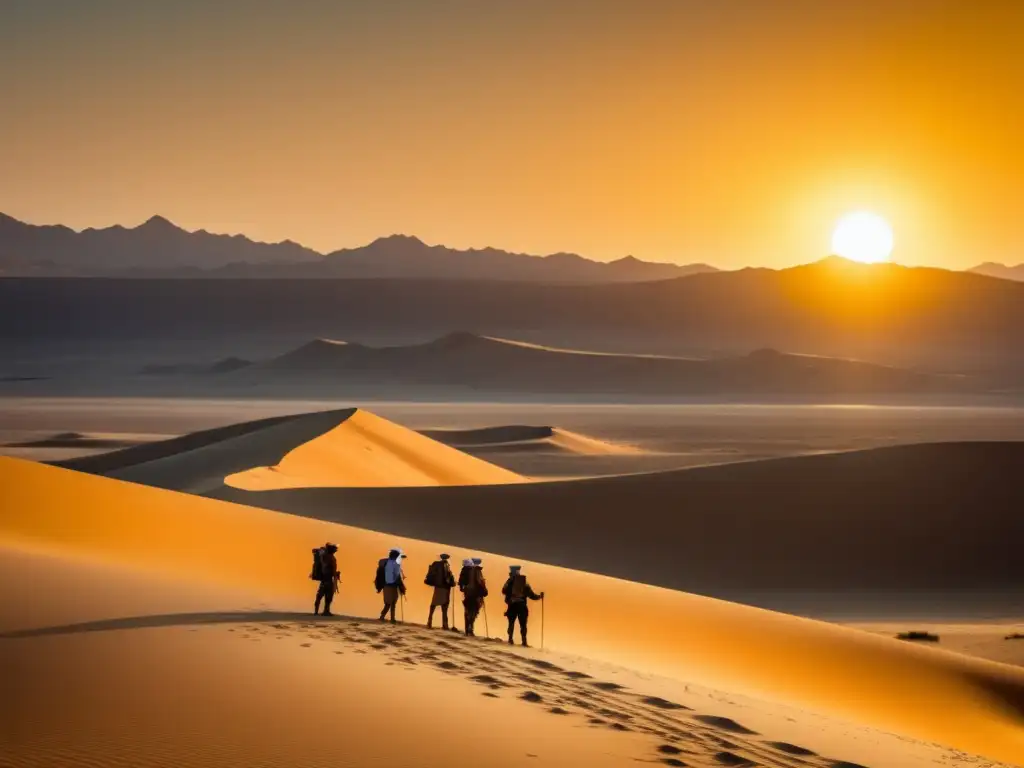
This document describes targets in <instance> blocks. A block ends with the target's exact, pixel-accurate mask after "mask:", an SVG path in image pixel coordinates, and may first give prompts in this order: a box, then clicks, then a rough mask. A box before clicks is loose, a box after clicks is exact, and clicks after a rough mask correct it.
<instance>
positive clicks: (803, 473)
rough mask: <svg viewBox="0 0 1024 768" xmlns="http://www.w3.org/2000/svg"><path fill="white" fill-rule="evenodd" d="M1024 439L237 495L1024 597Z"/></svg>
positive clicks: (614, 564)
mask: <svg viewBox="0 0 1024 768" xmlns="http://www.w3.org/2000/svg"><path fill="white" fill-rule="evenodd" d="M1021 466H1024V443H950V444H930V445H929V444H924V445H909V446H898V447H892V448H880V449H872V450H866V451H855V452H849V453H839V454H826V455H817V456H803V457H795V458H785V459H772V460H765V461H756V462H745V463H736V464H727V465H720V466H714V467H702V468H695V469H688V470H678V471H668V472H659V473H652V474H638V475H624V476H617V477H603V478H593V479H584V480H572V481H561V482H545V483H528V484H518V485H514V486H507V487H487V486H478V487H463V488H440V489H432V490H430V491H422V490H418V489H400V488H394V489H392V488H380V489H358V488H345V489H341V488H335V489H315V488H310V489H295V490H282V491H265V492H261V493H246V492H243V491H238V490H234V489H222V490H221V491H218V493H219V494H221V497H222V498H227V499H231V500H234V501H238V502H240V503H248V504H252V505H256V506H262V507H267V508H271V509H278V510H282V511H287V512H292V513H295V514H301V515H307V516H310V517H316V518H320V519H324V520H334V521H337V522H344V523H348V524H352V525H360V526H366V527H371V528H374V529H375V530H381V531H386V532H389V533H394V534H400V535H407V536H417V537H424V538H432V539H441V540H444V541H449V542H452V543H455V544H461V545H464V546H482V547H485V548H488V549H492V550H498V551H504V552H508V553H510V554H513V555H517V556H521V557H526V558H530V559H533V560H539V561H543V562H551V563H558V564H561V565H565V566H568V567H573V568H579V569H582V570H587V571H592V572H597V573H604V574H607V575H610V576H617V577H621V578H628V579H633V580H636V581H643V582H645V583H650V584H658V585H660V586H665V587H671V588H676V589H686V590H689V591H696V592H701V593H704V594H714V595H719V596H729V597H741V596H745V595H747V594H749V593H750V592H751V590H752V589H754V588H756V589H757V590H767V591H771V590H809V589H810V590H847V589H848V590H871V589H879V590H893V589H899V590H916V589H920V590H934V589H954V590H967V589H1000V590H1007V589H1011V590H1012V589H1020V588H1024V561H1022V560H1021V559H1020V558H1019V557H1018V553H1017V550H1018V546H1019V542H1020V541H1021V540H1024V517H1022V516H1021V514H1020V510H1021V509H1024V486H1022V485H1021V484H1019V483H1014V482H1011V481H1009V480H1008V479H1009V478H1013V477H1015V476H1016V474H1017V473H1019V471H1020V467H1021Z"/></svg>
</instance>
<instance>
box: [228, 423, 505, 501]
mask: <svg viewBox="0 0 1024 768" xmlns="http://www.w3.org/2000/svg"><path fill="white" fill-rule="evenodd" d="M306 418H309V417H300V418H297V419H294V420H293V421H292V422H290V423H289V426H292V427H294V426H296V425H299V424H302V423H303V422H304V421H305V420H306ZM255 437H256V440H262V441H264V443H263V444H265V445H267V446H268V449H269V446H270V445H274V444H277V443H276V440H277V438H276V436H275V435H268V434H267V433H266V432H261V433H259V434H257V435H255ZM252 442H255V440H254V441H252ZM523 480H524V479H523V478H522V477H520V476H519V475H516V474H515V473H514V472H510V471H508V470H507V469H502V468H501V467H498V466H495V465H493V464H488V463H487V462H485V461H483V460H482V459H478V458H475V457H473V456H470V455H469V454H466V453H462V452H461V451H458V450H455V449H454V448H451V447H449V446H447V445H444V444H443V443H438V442H436V441H434V440H431V439H430V438H428V437H424V436H423V435H421V434H419V433H417V432H414V431H413V430H411V429H407V428H406V427H403V426H400V425H398V424H395V423H394V422H390V421H387V420H386V419H382V418H380V417H379V416H375V415H374V414H372V413H370V412H369V411H364V410H356V411H353V412H351V413H349V414H346V416H345V418H344V419H343V420H342V421H340V422H339V423H338V424H337V426H335V427H334V428H332V429H331V430H330V431H328V432H325V433H324V434H322V435H320V436H318V437H316V438H315V439H313V440H310V441H308V442H305V443H301V444H299V445H296V446H295V447H293V448H291V450H288V451H287V453H284V454H283V455H282V456H281V458H280V459H279V460H278V461H277V462H276V463H275V464H273V465H272V466H261V467H252V468H248V469H245V470H243V471H241V472H236V473H233V474H230V475H228V476H227V477H225V478H224V484H225V485H227V486H229V487H231V488H238V489H240V490H244V491H264V490H277V489H281V488H325V487H388V486H413V487H427V486H437V485H491V484H497V485H500V484H506V483H519V482H523Z"/></svg>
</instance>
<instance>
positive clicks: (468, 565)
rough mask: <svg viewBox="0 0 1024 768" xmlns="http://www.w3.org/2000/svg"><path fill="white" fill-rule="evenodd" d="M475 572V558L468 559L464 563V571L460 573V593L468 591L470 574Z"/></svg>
mask: <svg viewBox="0 0 1024 768" xmlns="http://www.w3.org/2000/svg"><path fill="white" fill-rule="evenodd" d="M472 570H473V558H472V557H467V558H466V559H464V560H463V561H462V570H461V571H459V582H458V584H459V592H465V591H466V583H467V580H468V579H469V574H470V572H471V571H472Z"/></svg>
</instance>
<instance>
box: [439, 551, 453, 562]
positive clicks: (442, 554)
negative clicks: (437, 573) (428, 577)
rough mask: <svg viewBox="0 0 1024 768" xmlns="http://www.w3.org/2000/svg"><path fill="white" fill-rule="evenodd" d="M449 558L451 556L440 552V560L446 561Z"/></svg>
mask: <svg viewBox="0 0 1024 768" xmlns="http://www.w3.org/2000/svg"><path fill="white" fill-rule="evenodd" d="M450 557H451V555H449V554H448V553H447V552H442V553H441V559H442V560H447V559H448V558H450Z"/></svg>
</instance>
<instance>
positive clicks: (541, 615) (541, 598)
mask: <svg viewBox="0 0 1024 768" xmlns="http://www.w3.org/2000/svg"><path fill="white" fill-rule="evenodd" d="M540 649H541V650H542V651H543V650H544V595H541V596H540Z"/></svg>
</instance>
